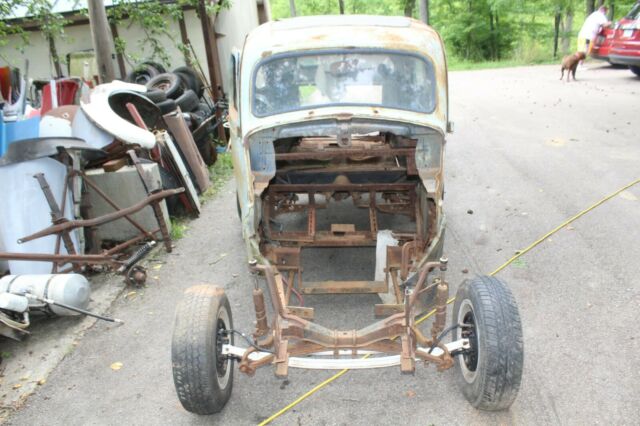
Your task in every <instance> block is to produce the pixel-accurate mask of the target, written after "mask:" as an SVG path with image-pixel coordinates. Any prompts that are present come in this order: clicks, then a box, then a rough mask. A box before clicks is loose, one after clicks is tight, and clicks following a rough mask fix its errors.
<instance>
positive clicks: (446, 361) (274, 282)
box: [240, 261, 453, 377]
mask: <svg viewBox="0 0 640 426" xmlns="http://www.w3.org/2000/svg"><path fill="white" fill-rule="evenodd" d="M254 268H255V270H256V271H259V272H261V273H262V274H264V277H265V278H266V282H267V288H268V289H269V291H270V293H271V297H272V303H273V305H274V309H275V313H274V318H273V320H272V322H271V330H272V331H273V332H272V334H271V336H273V338H268V339H266V340H263V341H262V342H261V345H262V347H266V348H273V350H274V355H273V356H269V357H266V358H262V359H260V360H258V361H252V360H251V359H250V358H249V354H250V353H251V352H253V351H255V348H249V349H247V351H246V352H245V354H244V356H243V357H242V360H241V363H240V371H242V372H245V373H247V374H253V372H255V369H256V368H258V367H260V366H263V365H266V364H267V363H273V364H275V368H276V375H277V376H279V377H286V375H287V373H288V358H289V357H290V356H295V355H302V354H311V353H317V352H321V351H323V350H330V351H337V350H344V349H347V350H352V351H355V350H358V349H360V350H375V351H383V352H385V353H392V354H394V353H395V354H400V355H401V362H400V365H401V371H402V372H404V373H411V372H413V370H414V369H415V359H416V358H419V359H423V360H424V361H427V362H432V363H434V364H436V365H437V366H438V367H439V368H440V369H445V368H450V367H451V366H452V365H453V364H452V357H451V355H450V354H449V353H448V351H447V350H446V348H444V349H443V350H444V352H443V353H442V355H439V356H434V355H430V354H428V353H425V352H422V351H416V348H417V345H418V343H420V344H421V345H424V346H428V345H431V344H433V342H434V341H435V340H432V339H428V338H426V337H425V336H424V335H422V333H420V331H419V330H418V329H417V327H416V324H415V320H414V317H415V315H414V313H415V312H414V307H415V303H416V298H415V297H408V298H406V299H405V302H404V305H399V307H394V308H393V311H395V312H394V313H391V312H389V313H390V315H389V316H388V317H386V318H384V319H382V320H379V321H377V322H375V323H373V324H371V325H369V326H367V327H364V328H362V329H359V330H332V329H329V328H326V327H323V326H321V325H318V324H315V323H313V322H311V321H309V320H307V319H305V318H303V317H301V316H300V315H297V314H296V312H300V311H296V310H294V309H291V308H288V307H286V306H285V305H284V295H283V294H282V288H281V282H280V277H279V275H278V272H277V270H276V269H275V268H273V267H271V266H264V265H256V266H254ZM437 268H439V269H440V270H441V271H444V269H446V262H444V261H443V262H429V263H427V264H426V265H425V266H424V268H423V269H422V270H421V271H420V279H419V280H418V281H417V283H416V286H415V288H414V289H413V293H411V295H413V294H417V293H419V292H420V290H421V289H422V287H423V286H424V285H425V282H426V277H427V275H428V273H429V272H430V271H432V270H434V269H437ZM438 280H439V281H438V285H439V286H442V287H445V288H446V290H447V291H448V284H447V283H446V281H444V275H441V276H440V277H439V278H438ZM256 296H257V297H256ZM254 301H255V302H256V315H257V316H256V318H257V320H258V321H257V324H258V326H257V328H256V333H255V335H256V337H259V336H264V335H265V334H266V333H267V330H268V328H267V326H266V325H265V324H266V319H265V315H263V312H264V298H263V297H262V296H261V295H260V292H255V291H254ZM445 306H446V299H445ZM438 308H440V306H438ZM407 312H408V313H409V315H407ZM398 337H399V344H398V340H397V338H398ZM434 339H435V337H434ZM439 347H441V346H439Z"/></svg>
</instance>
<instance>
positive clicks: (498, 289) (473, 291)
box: [453, 276, 524, 411]
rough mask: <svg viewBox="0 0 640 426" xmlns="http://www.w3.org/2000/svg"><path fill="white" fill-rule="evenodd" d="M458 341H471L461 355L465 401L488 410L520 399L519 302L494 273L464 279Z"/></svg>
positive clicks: (458, 302)
mask: <svg viewBox="0 0 640 426" xmlns="http://www.w3.org/2000/svg"><path fill="white" fill-rule="evenodd" d="M453 321H457V324H458V325H459V327H458V328H457V329H456V332H455V333H454V337H453V338H454V340H458V339H461V338H467V339H469V344H470V347H471V348H470V349H469V350H467V351H465V352H464V353H462V354H460V355H458V356H457V360H456V371H457V372H458V383H459V385H460V388H461V390H462V393H463V394H464V396H465V397H466V398H467V400H468V401H469V402H470V403H471V405H473V406H474V407H476V408H479V409H482V410H489V411H497V410H504V409H507V408H509V406H511V404H512V403H513V401H514V400H515V399H516V396H517V394H518V389H519V388H520V380H521V378H522V366H523V361H524V354H523V344H522V326H521V324H520V314H519V312H518V306H517V305H516V302H515V300H514V298H513V295H512V294H511V291H510V290H509V288H508V287H507V286H506V285H505V283H504V282H502V281H501V280H499V279H497V278H495V277H486V276H484V277H476V278H474V279H473V280H470V281H469V280H467V281H465V282H463V283H462V285H461V286H460V288H458V292H457V294H456V302H455V305H454V307H453Z"/></svg>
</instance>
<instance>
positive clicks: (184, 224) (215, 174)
mask: <svg viewBox="0 0 640 426" xmlns="http://www.w3.org/2000/svg"><path fill="white" fill-rule="evenodd" d="M232 175H233V164H232V162H231V154H230V153H228V152H225V153H224V154H218V159H217V161H216V162H215V164H214V165H213V166H211V167H209V179H211V186H210V187H209V188H208V189H207V190H206V191H205V192H204V193H203V194H202V195H200V202H201V203H205V202H207V201H208V200H210V199H212V198H213V197H214V196H215V195H216V194H217V193H218V192H219V191H220V189H222V187H224V185H225V184H226V183H227V182H228V181H229V178H231V176H232ZM190 221H191V219H190V218H188V217H174V216H172V217H171V239H172V240H174V241H176V240H179V239H181V238H183V237H184V236H185V235H186V233H187V231H188V230H189V222H190Z"/></svg>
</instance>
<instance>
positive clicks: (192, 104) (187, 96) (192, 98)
mask: <svg viewBox="0 0 640 426" xmlns="http://www.w3.org/2000/svg"><path fill="white" fill-rule="evenodd" d="M176 104H178V106H179V107H180V109H181V110H182V112H191V111H194V110H196V109H197V108H198V106H199V105H200V99H198V95H196V92H194V91H193V90H191V89H187V90H185V91H184V93H183V94H182V95H180V97H179V98H177V99H176Z"/></svg>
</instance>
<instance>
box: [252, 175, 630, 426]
mask: <svg viewBox="0 0 640 426" xmlns="http://www.w3.org/2000/svg"><path fill="white" fill-rule="evenodd" d="M638 183H640V179H636V180H634V181H633V182H631V183H629V184H627V185H625V186H623V187H622V188H620V189H618V190H617V191H615V192H612V193H611V194H609V195H607V196H606V197H604V198H602V199H601V200H600V201H598V202H596V203H594V204H592V205H591V206H589V207H588V208H586V209H584V210H582V211H581V212H580V213H578V214H576V215H575V216H572V217H571V218H569V219H567V220H565V221H564V222H562V223H561V224H560V225H558V226H556V227H555V228H553V229H552V230H551V231H549V232H547V233H546V234H544V235H543V236H542V237H540V238H538V239H537V240H536V241H534V242H533V243H531V244H530V245H529V246H527V247H526V248H525V249H523V250H520V251H518V252H517V253H516V254H515V255H514V256H512V257H511V258H510V259H509V260H507V261H506V262H504V263H503V264H502V265H500V266H499V267H497V268H496V269H495V270H494V271H493V272H491V273H490V274H489V275H491V276H493V275H495V274H497V273H498V272H500V271H502V270H503V269H504V268H506V267H507V266H509V265H510V264H511V263H513V262H514V261H515V260H516V259H518V258H519V257H521V256H523V255H525V254H526V253H528V252H529V251H531V250H532V249H533V248H535V247H536V246H537V245H538V244H540V243H541V242H543V241H544V240H546V239H547V238H549V237H550V236H552V235H553V234H555V233H556V232H558V231H559V230H561V229H562V228H564V227H565V226H567V225H569V224H570V223H571V222H574V221H575V220H577V219H579V218H581V217H582V216H584V215H585V214H587V213H589V212H590V211H591V210H593V209H595V208H596V207H599V206H601V205H602V204H604V203H605V202H607V201H609V200H610V199H612V198H613V197H615V196H616V195H618V194H620V193H621V192H622V191H625V190H627V189H629V188H631V187H632V186H634V185H636V184H638ZM454 300H456V298H455V297H452V298H451V299H449V300H447V304H451V303H453V301H454ZM435 312H436V310H435V309H433V310H432V311H430V312H428V313H427V314H425V315H424V316H422V317H420V318H419V319H418V320H417V321H416V325H418V324H420V323H422V322H424V321H425V320H427V319H428V318H429V317H431V316H432V315H433V314H435ZM368 357H369V354H367V355H365V356H364V357H363V359H366V358H368ZM347 371H349V369H348V368H345V369H344V370H340V371H339V372H337V373H336V374H334V375H333V376H331V377H329V378H328V379H327V380H325V381H324V382H322V383H320V384H318V385H316V386H315V387H314V388H313V389H311V390H309V391H308V392H306V393H304V394H303V395H301V396H300V397H298V398H297V399H296V400H294V401H293V402H291V403H290V404H289V405H287V406H286V407H284V408H282V409H281V410H279V411H277V412H276V413H274V414H272V415H271V416H269V417H268V418H266V419H265V420H263V421H262V422H260V423H259V424H258V426H264V425H267V424H269V423H271V422H272V421H274V420H275V419H277V418H278V417H280V416H281V415H283V414H284V413H286V412H287V411H289V410H290V409H292V408H293V407H295V406H296V405H298V404H299V403H301V402H302V401H304V400H305V399H307V398H308V397H310V396H311V395H313V394H314V393H316V392H317V391H319V390H320V389H322V388H323V387H325V386H327V385H328V384H329V383H331V382H333V381H334V380H336V379H338V378H340V377H342V376H344V375H345V374H346V373H347Z"/></svg>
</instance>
